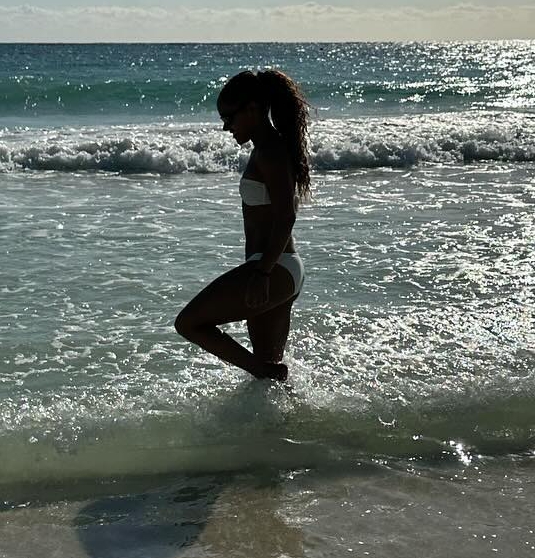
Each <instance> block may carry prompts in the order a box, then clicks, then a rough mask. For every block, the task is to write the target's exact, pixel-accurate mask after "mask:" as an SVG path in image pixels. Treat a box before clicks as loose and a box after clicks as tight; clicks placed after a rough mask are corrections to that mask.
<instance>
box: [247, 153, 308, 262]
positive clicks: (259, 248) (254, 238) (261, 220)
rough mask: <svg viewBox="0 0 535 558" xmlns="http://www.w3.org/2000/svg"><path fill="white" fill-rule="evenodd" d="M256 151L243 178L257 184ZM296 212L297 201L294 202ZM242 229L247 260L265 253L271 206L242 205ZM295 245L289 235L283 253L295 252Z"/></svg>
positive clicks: (259, 176) (258, 179) (271, 212)
mask: <svg viewBox="0 0 535 558" xmlns="http://www.w3.org/2000/svg"><path fill="white" fill-rule="evenodd" d="M255 157H256V151H255V150H254V149H253V151H252V153H251V156H250V158H249V161H248V163H247V167H246V168H245V172H244V173H243V178H249V179H251V180H255V181H258V182H263V179H262V176H261V175H260V173H259V172H258V169H257V166H256V163H255ZM295 210H296V211H297V200H296V201H295ZM242 212H243V227H244V231H245V254H246V258H248V257H249V256H250V255H251V254H254V253H256V252H262V253H263V252H265V250H266V247H267V245H268V243H269V239H270V235H271V228H272V225H273V218H274V214H273V206H272V205H271V204H266V205H246V204H245V203H242ZM295 251H296V250H295V243H294V239H293V237H292V236H291V235H290V238H289V239H288V242H287V244H286V246H285V248H284V250H283V252H295Z"/></svg>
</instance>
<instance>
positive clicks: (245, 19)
mask: <svg viewBox="0 0 535 558" xmlns="http://www.w3.org/2000/svg"><path fill="white" fill-rule="evenodd" d="M483 39H535V6H531V5H525V6H492V7H489V6H481V5H474V4H458V5H456V6H450V7H447V8H441V9H436V10H432V9H419V8H414V7H410V6H406V7H401V8H392V9H384V10H379V9H358V8H352V7H341V6H340V7H338V6H331V5H322V4H318V3H314V2H308V3H306V4H301V5H288V6H277V7H273V8H266V7H263V8H228V9H223V8H221V9H211V8H182V7H177V8H175V9H164V8H140V7H118V6H94V7H84V8H74V7H73V8H65V9H44V8H38V7H36V6H14V7H0V41H2V42H19V41H20V42H145V41H147V42H149V41H150V42H167V41H168V42H191V41H195V42H226V41H233V42H239V41H411V40H483Z"/></svg>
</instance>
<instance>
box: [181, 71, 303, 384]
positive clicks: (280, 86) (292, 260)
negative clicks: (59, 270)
mask: <svg viewBox="0 0 535 558" xmlns="http://www.w3.org/2000/svg"><path fill="white" fill-rule="evenodd" d="M308 107H309V104H308V103H307V101H306V100H305V99H304V97H303V95H302V93H301V92H300V90H299V88H298V87H297V85H296V84H295V83H294V82H293V81H292V80H291V79H290V78H289V77H288V76H286V75H285V74H284V73H282V72H280V71H277V70H266V71H264V72H258V73H256V74H255V73H253V72H250V71H246V72H241V73H239V74H238V75H236V76H234V77H233V78H231V79H230V80H229V81H228V82H227V83H226V84H225V86H224V87H223V89H222V91H221V93H220V94H219V97H218V99H217V109H218V111H219V114H220V116H221V120H222V121H223V130H227V131H229V132H230V133H231V134H232V135H233V137H234V139H235V140H236V141H237V142H238V143H239V144H240V145H242V144H244V143H246V142H247V141H249V140H250V141H252V143H253V146H254V147H253V150H252V152H251V156H250V158H249V161H248V163H247V166H246V169H245V172H244V174H243V176H242V178H241V180H240V194H241V197H242V210H243V220H244V229H245V254H246V263H244V264H243V265H240V266H239V267H236V268H234V269H232V270H230V271H229V272H227V273H225V274H224V275H222V276H220V277H218V278H217V279H216V280H215V281H213V282H212V283H210V284H209V285H208V286H207V287H206V288H204V289H203V290H202V291H201V292H200V293H199V294H198V295H197V296H196V297H195V298H194V299H193V300H192V301H191V302H190V303H189V304H187V306H186V307H185V308H184V309H183V310H182V311H181V312H180V314H179V315H178V316H177V318H176V321H175V328H176V330H177V332H178V333H179V334H180V335H182V336H183V337H185V338H186V339H188V340H189V341H192V342H193V343H196V344H197V345H199V346H200V347H202V348H203V349H205V350H207V351H209V352H210V353H212V354H214V355H216V356H218V357H220V358H221V359H223V360H225V361H226V362H229V363H231V364H234V365H236V366H238V367H240V368H242V369H243V370H246V371H247V372H250V373H251V374H253V376H256V377H257V378H273V379H277V380H282V381H283V380H285V379H286V377H287V375H288V368H287V366H286V365H285V364H283V363H282V362H281V361H282V357H283V354H284V348H285V346H286V341H287V338H288V332H289V328H290V314H291V309H292V304H293V303H294V301H295V299H296V298H297V297H298V296H299V292H300V291H301V288H302V286H303V280H304V268H303V263H302V261H301V259H300V257H299V255H298V254H297V252H296V249H295V245H294V241H293V238H292V228H293V225H294V222H295V218H296V211H297V206H298V202H299V201H301V200H304V199H306V198H308V197H309V195H310V177H309V167H308V157H307V118H308ZM270 111H271V120H270V118H269V112H270ZM241 320H247V328H248V331H249V337H250V339H251V343H252V347H253V352H250V351H249V350H247V349H246V348H245V347H243V346H242V345H240V344H239V343H238V342H237V341H235V340H234V339H232V337H230V336H229V335H227V334H226V333H224V332H222V331H221V330H220V329H219V328H218V327H217V326H218V325H220V324H225V323H229V322H237V321H241Z"/></svg>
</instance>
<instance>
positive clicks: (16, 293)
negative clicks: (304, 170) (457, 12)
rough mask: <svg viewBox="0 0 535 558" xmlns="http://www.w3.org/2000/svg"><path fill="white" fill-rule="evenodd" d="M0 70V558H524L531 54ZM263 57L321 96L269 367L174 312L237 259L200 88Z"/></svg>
mask: <svg viewBox="0 0 535 558" xmlns="http://www.w3.org/2000/svg"><path fill="white" fill-rule="evenodd" d="M0 61H1V62H0V171H1V174H0V178H1V187H0V207H1V212H0V227H1V232H2V234H1V237H0V258H1V259H0V270H1V272H0V274H1V275H0V277H1V279H0V293H1V299H0V300H1V317H2V320H1V323H0V341H1V347H0V556H2V558H3V557H9V558H19V557H27V556H29V555H30V554H38V555H39V556H41V557H52V556H54V557H62V558H63V557H69V558H70V557H73V558H74V557H86V556H91V557H99V558H100V557H102V558H108V557H120V558H127V557H134V556H144V557H147V556H151V557H195V558H199V557H213V556H216V557H227V556H243V557H247V558H252V557H259V558H265V557H267V556H280V557H283V556H284V557H292V558H293V557H300V556H306V557H309V556H310V557H312V556H314V557H315V556H318V557H320V556H321V557H326V556H332V557H341V556H375V557H378V558H383V557H385V558H386V557H388V558H390V557H392V558H394V557H395V558H401V557H415V556H416V557H420V556H436V557H440V558H443V557H444V558H446V557H448V558H450V557H455V556H470V557H486V556H494V555H498V556H506V557H510V556H513V555H514V556H517V557H522V556H526V557H527V556H533V555H535V534H534V531H535V523H534V522H533V516H534V513H535V410H534V409H535V321H534V320H535V317H534V307H535V279H534V272H535V269H534V268H535V256H534V246H535V218H534V213H535V212H534V203H535V175H534V170H535V111H534V109H535V42H529V41H516V42H470V43H407V44H394V43H384V44H380V43H378V44H371V43H370V44H364V43H357V44H326V43H323V44H245V45H244V44H239V45H238V44H222V45H211V44H183V45H180V44H174V45H151V44H147V45H22V44H18V45H5V44H4V45H0ZM267 66H269V67H278V68H281V69H282V70H284V71H286V72H287V73H288V74H289V75H290V76H292V77H293V78H294V79H295V80H296V81H297V82H298V83H300V85H301V87H302V89H303V91H304V93H305V95H306V96H307V98H308V99H309V101H310V103H311V104H312V109H311V124H310V151H311V167H312V189H313V194H314V197H313V200H312V202H311V203H307V204H303V205H302V206H301V208H300V210H299V213H298V220H297V223H296V225H295V230H294V232H295V237H296V245H297V248H298V250H299V252H300V254H301V256H302V258H303V260H304V263H305V267H306V281H305V285H304V289H303V292H302V294H301V295H300V297H299V298H298V300H297V302H296V304H295V305H294V311H293V317H292V327H291V332H290V336H289V341H288V346H287V351H286V355H285V360H286V362H287V364H288V366H289V369H290V375H289V381H288V383H287V385H281V384H272V383H270V382H259V381H257V380H254V379H253V378H252V377H250V376H248V375H247V374H246V373H244V372H242V371H240V370H239V369H237V368H234V367H232V366H230V365H227V364H225V363H222V362H221V361H219V360H218V359H217V358H215V357H213V356H211V355H209V354H207V353H204V352H203V351H202V350H200V349H198V348H197V347H195V346H193V345H191V344H189V343H188V342H186V341H185V340H183V339H181V338H180V337H178V336H177V335H176V333H175V332H174V329H173V321H174V318H175V316H176V314H177V312H178V311H179V310H180V309H181V308H182V307H183V306H184V305H185V304H186V303H187V302H188V301H189V300H190V299H191V298H192V297H193V296H194V295H195V294H196V293H197V292H198V291H199V290H200V289H202V288H203V286H205V285H206V284H207V283H208V282H209V281H211V280H212V279H214V278H215V277H217V276H218V275H220V274H221V273H223V272H225V271H227V270H229V269H231V268H232V267H234V266H236V265H239V264H240V263H241V262H243V259H244V236H243V228H242V227H243V225H242V220H241V202H240V198H239V193H238V188H237V186H238V180H239V177H240V175H241V173H242V172H243V170H244V168H245V165H246V162H247V159H248V156H249V154H250V152H251V145H250V144H246V145H245V146H243V147H241V148H240V147H239V146H238V145H237V144H236V143H235V142H234V140H233V139H232V137H231V136H230V134H228V133H225V132H223V131H222V125H221V122H220V120H219V118H218V115H217V112H216V110H215V100H216V98H217V94H218V91H219V90H220V89H221V87H222V85H223V84H224V82H225V81H226V80H227V79H228V78H229V77H230V76H232V75H234V74H235V73H237V72H239V71H241V70H243V69H257V68H264V67H267ZM223 329H225V330H226V331H227V332H229V333H230V334H231V335H233V336H234V337H235V338H236V339H238V340H239V341H240V342H242V343H244V344H245V345H246V346H249V342H248V338H247V335H246V327H245V324H244V323H236V324H229V325H227V326H223Z"/></svg>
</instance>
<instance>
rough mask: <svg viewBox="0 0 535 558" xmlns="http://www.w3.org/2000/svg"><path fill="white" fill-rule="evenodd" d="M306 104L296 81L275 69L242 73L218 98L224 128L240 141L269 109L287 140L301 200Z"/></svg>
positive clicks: (305, 192) (305, 182) (306, 190)
mask: <svg viewBox="0 0 535 558" xmlns="http://www.w3.org/2000/svg"><path fill="white" fill-rule="evenodd" d="M309 106H310V105H309V104H308V102H307V101H306V99H305V98H304V96H303V94H302V93H301V91H300V89H299V87H298V86H297V84H296V83H295V82H294V81H293V80H292V79H291V78H289V77H288V76H287V75H286V74H284V73H282V72H280V71H278V70H266V71H264V72H258V73H256V74H254V73H253V72H251V71H245V72H241V73H239V74H237V75H235V76H234V77H232V78H231V79H230V80H229V81H228V82H227V83H226V84H225V86H224V87H223V89H222V90H221V92H220V94H219V97H218V99H217V108H218V111H219V114H220V115H221V119H222V120H223V129H224V130H228V131H230V132H231V133H232V135H233V136H234V138H235V139H236V141H237V142H238V143H240V144H242V143H245V142H246V141H248V140H249V139H250V138H251V135H252V133H253V130H254V128H255V127H256V126H258V125H259V124H260V123H261V122H262V121H263V120H265V119H268V114H269V112H270V111H271V121H272V122H273V126H274V127H275V129H276V130H277V132H278V133H279V134H280V135H281V136H282V138H283V139H284V140H285V141H286V145H287V147H288V151H289V153H290V156H291V160H292V163H293V171H294V173H295V178H296V184H297V189H298V192H299V197H300V198H301V199H304V198H307V197H308V196H309V195H310V176H309V166H308V155H307V139H308V138H307V122H308V107H309Z"/></svg>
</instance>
